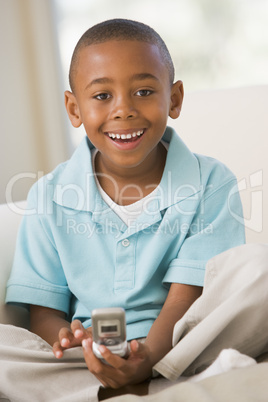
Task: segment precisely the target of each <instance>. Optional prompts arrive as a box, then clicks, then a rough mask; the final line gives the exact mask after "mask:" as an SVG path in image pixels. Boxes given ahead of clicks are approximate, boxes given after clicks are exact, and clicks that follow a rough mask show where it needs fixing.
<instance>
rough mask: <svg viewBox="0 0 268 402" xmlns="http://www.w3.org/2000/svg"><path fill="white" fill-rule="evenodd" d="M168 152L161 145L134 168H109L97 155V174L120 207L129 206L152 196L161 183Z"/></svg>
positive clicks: (104, 187) (106, 190) (102, 185)
mask: <svg viewBox="0 0 268 402" xmlns="http://www.w3.org/2000/svg"><path fill="white" fill-rule="evenodd" d="M166 155H167V151H166V149H165V147H164V146H163V145H162V144H161V143H159V144H158V145H157V147H156V148H155V150H154V151H153V152H152V153H151V154H150V157H149V158H147V159H146V160H145V161H144V162H143V163H142V164H140V165H139V166H137V167H134V168H126V169H120V170H119V169H116V168H114V167H113V166H112V167H111V166H110V165H109V166H107V165H106V163H105V160H103V159H102V158H101V155H100V153H98V154H97V155H96V159H95V172H96V174H97V175H98V181H99V183H100V185H101V187H102V188H103V190H104V191H105V192H106V193H107V194H108V195H109V197H110V198H111V199H112V200H113V201H114V202H115V203H117V204H119V205H129V204H133V203H134V202H137V201H138V200H140V199H142V198H144V197H146V196H147V195H148V194H150V193H151V192H152V191H153V190H154V189H155V188H156V187H157V186H158V185H159V183H160V181H161V178H162V175H163V171H164V167H165V162H166Z"/></svg>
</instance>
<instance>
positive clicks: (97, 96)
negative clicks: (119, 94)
mask: <svg viewBox="0 0 268 402" xmlns="http://www.w3.org/2000/svg"><path fill="white" fill-rule="evenodd" d="M110 97H111V95H109V94H107V93H106V92H103V93H101V94H98V95H96V96H94V98H95V99H98V100H106V99H109V98H110Z"/></svg>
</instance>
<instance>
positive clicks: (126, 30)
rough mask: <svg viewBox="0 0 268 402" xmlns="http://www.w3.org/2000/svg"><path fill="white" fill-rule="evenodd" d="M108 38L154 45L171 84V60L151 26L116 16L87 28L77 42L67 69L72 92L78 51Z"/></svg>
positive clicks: (172, 77) (172, 68)
mask: <svg viewBox="0 0 268 402" xmlns="http://www.w3.org/2000/svg"><path fill="white" fill-rule="evenodd" d="M109 40H136V41H140V42H147V43H150V44H153V45H156V46H157V47H158V49H159V51H160V54H161V56H162V57H163V61H164V62H165V64H166V66H167V70H168V73H169V80H170V85H172V84H173V81H174V75H175V71H174V65H173V61H172V58H171V56H170V53H169V51H168V48H167V46H166V44H165V42H164V41H163V39H162V38H161V36H160V35H159V34H158V33H157V32H156V31H155V30H154V29H153V28H151V27H149V26H148V25H146V24H143V23H142V22H138V21H133V20H128V19H121V18H116V19H112V20H107V21H103V22H101V23H99V24H96V25H94V26H93V27H91V28H89V29H88V30H87V31H86V32H85V33H84V34H83V35H82V36H81V38H80V39H79V41H78V42H77V45H76V47H75V49H74V52H73V56H72V60H71V65H70V71H69V83H70V87H71V90H72V91H73V92H74V75H75V70H76V68H77V62H78V55H79V51H80V50H81V49H82V48H85V47H87V46H90V45H94V44H98V43H104V42H107V41H109Z"/></svg>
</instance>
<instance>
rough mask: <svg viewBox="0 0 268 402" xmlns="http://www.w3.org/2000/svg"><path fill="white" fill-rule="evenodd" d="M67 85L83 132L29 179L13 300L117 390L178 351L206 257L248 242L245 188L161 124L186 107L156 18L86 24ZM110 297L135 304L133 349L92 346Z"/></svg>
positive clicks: (40, 330)
mask: <svg viewBox="0 0 268 402" xmlns="http://www.w3.org/2000/svg"><path fill="white" fill-rule="evenodd" d="M70 86H71V91H72V92H70V91H66V92H65V105H66V109H67V112H68V115H69V118H70V120H71V123H72V125H73V126H74V127H79V126H80V125H81V124H83V125H84V128H85V131H86V134H87V138H86V139H85V140H84V141H83V142H82V143H81V145H80V146H79V147H78V149H77V150H76V152H75V153H74V155H73V157H72V158H71V159H70V161H68V162H66V163H64V164H62V165H60V166H59V167H58V168H56V169H55V171H54V172H53V173H52V174H50V175H48V176H46V177H44V178H43V179H41V180H40V181H39V182H38V183H37V184H36V185H35V186H33V188H32V189H31V191H30V194H29V197H28V209H29V211H28V212H29V213H28V214H27V215H26V216H25V218H24V221H23V223H22V226H21V229H20V235H19V239H18V246H17V251H16V256H15V262H14V267H13V271H12V275H11V278H10V280H9V282H8V289H7V302H13V303H14V302H16V303H25V304H27V305H29V306H30V313H31V331H33V332H34V333H36V334H37V335H39V336H41V337H42V338H43V339H44V340H46V341H47V342H48V343H49V344H50V345H53V352H54V354H55V356H56V357H57V358H61V357H62V356H63V351H64V350H65V349H69V348H73V347H74V346H81V345H82V346H83V351H84V357H85V361H86V364H87V366H88V369H89V370H90V371H91V372H92V373H93V374H94V375H95V376H96V377H97V378H98V379H99V380H100V382H101V383H102V384H103V385H104V386H106V387H113V388H118V387H121V386H124V385H127V384H135V383H139V382H141V381H143V380H145V379H147V378H148V377H150V375H151V371H152V367H153V366H154V365H155V364H156V363H157V362H158V361H159V360H160V359H161V358H162V357H163V356H164V355H166V354H167V352H168V351H169V350H170V349H171V347H172V331H173V327H174V324H175V323H176V322H177V321H178V320H179V319H180V318H181V317H182V316H183V315H184V314H185V312H186V311H187V309H188V308H189V307H190V306H191V305H192V303H193V302H194V301H195V300H196V299H197V298H198V297H199V296H200V295H201V293H202V286H203V280H204V269H205V264H206V262H207V260H208V259H210V258H211V257H213V256H214V255H216V254H219V253H220V252H222V251H224V250H227V249H229V248H231V247H234V246H237V245H240V244H243V243H244V228H243V226H242V225H240V224H239V223H238V222H237V221H236V220H235V219H234V218H233V216H232V212H235V213H236V214H239V215H242V209H241V203H240V199H239V196H238V195H237V194H238V193H237V192H236V193H235V194H234V195H232V197H231V198H230V197H229V192H230V190H231V189H233V188H234V186H235V185H236V180H235V178H234V176H233V175H232V173H231V172H230V171H229V170H228V169H227V168H226V167H225V166H223V165H222V164H220V163H219V162H217V161H215V160H213V159H211V158H206V157H203V156H197V155H194V154H192V153H191V152H190V151H189V150H188V149H187V147H186V146H185V145H184V144H183V143H182V141H181V140H180V139H179V137H178V136H177V135H176V134H175V133H174V132H173V130H171V129H169V128H167V127H166V124H167V118H168V116H170V117H171V118H173V119H175V118H178V117H179V115H180V111H181V106H182V101H183V85H182V82H181V81H177V82H175V83H174V68H173V64H172V60H171V57H170V55H169V52H168V50H167V48H166V46H165V44H164V42H163V41H162V39H161V38H160V37H159V35H158V34H157V33H156V32H155V31H153V30H152V29H151V28H149V27H147V26H146V25H144V24H141V23H138V22H134V21H129V20H111V21H106V22H104V23H101V24H98V25H96V26H94V27H92V28H90V29H89V30H88V31H87V32H86V33H85V34H84V35H83V36H82V37H81V39H80V41H79V42H78V44H77V46H76V48H75V51H74V54H73V58H72V62H71V67H70ZM35 211H37V212H38V213H35ZM109 306H121V307H123V308H125V310H126V319H127V332H128V340H129V341H131V342H130V348H131V351H130V355H129V357H128V358H127V359H122V358H120V357H118V356H114V355H112V354H111V353H110V352H109V351H108V349H106V348H105V347H103V348H102V355H103V357H104V358H105V360H106V361H107V362H108V363H109V365H106V364H103V363H102V362H101V361H100V360H99V359H97V358H96V357H95V356H94V355H93V353H92V340H91V328H90V326H91V319H90V317H91V311H92V309H94V308H96V307H109ZM68 317H69V318H70V319H71V324H70V323H69V321H68V320H67V318H68ZM140 338H146V340H145V342H144V343H142V342H139V341H137V339H140Z"/></svg>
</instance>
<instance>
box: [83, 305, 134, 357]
mask: <svg viewBox="0 0 268 402" xmlns="http://www.w3.org/2000/svg"><path fill="white" fill-rule="evenodd" d="M91 318H92V334H93V352H94V354H95V356H97V357H98V358H99V359H103V357H102V355H101V353H100V352H99V346H100V345H105V346H106V347H107V348H108V349H110V351H111V352H112V353H114V354H116V355H119V356H120V357H127V355H128V344H127V340H126V318H125V310H124V309H122V308H121V307H109V308H98V309H95V310H93V311H92V313H91Z"/></svg>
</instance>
